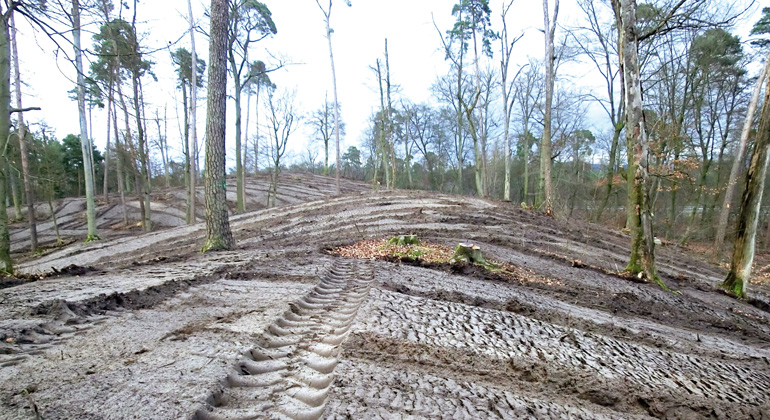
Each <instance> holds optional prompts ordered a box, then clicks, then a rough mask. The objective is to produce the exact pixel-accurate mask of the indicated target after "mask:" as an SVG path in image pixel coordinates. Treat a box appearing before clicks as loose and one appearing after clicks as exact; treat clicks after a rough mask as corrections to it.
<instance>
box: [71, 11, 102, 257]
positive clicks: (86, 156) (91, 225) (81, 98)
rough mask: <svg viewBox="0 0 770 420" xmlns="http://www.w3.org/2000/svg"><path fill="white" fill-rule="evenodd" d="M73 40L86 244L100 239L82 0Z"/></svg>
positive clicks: (75, 22) (73, 29)
mask: <svg viewBox="0 0 770 420" xmlns="http://www.w3.org/2000/svg"><path fill="white" fill-rule="evenodd" d="M72 38H73V40H74V42H73V45H74V48H75V68H76V70H77V83H78V86H77V96H78V114H79V115H80V144H81V149H82V151H83V173H84V174H85V184H86V219H87V221H88V236H87V237H86V242H90V241H94V240H98V239H99V233H98V232H97V230H96V206H95V204H94V178H93V172H92V167H93V161H92V160H91V156H92V155H91V152H92V150H88V149H89V144H90V142H89V141H88V129H87V127H86V123H87V121H86V97H85V81H84V77H83V54H82V52H81V49H80V0H72Z"/></svg>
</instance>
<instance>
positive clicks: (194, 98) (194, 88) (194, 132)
mask: <svg viewBox="0 0 770 420" xmlns="http://www.w3.org/2000/svg"><path fill="white" fill-rule="evenodd" d="M187 10H188V14H189V16H190V54H191V55H192V63H193V64H192V66H193V69H192V78H191V81H190V143H191V144H192V151H191V152H192V154H191V155H190V175H189V176H190V191H189V198H188V199H189V202H190V207H189V215H188V222H187V223H188V224H195V223H196V222H197V217H196V215H195V201H196V199H197V193H196V190H195V183H196V180H197V179H198V123H197V119H196V116H197V108H198V68H197V66H198V64H197V63H198V55H197V54H196V52H195V20H194V19H193V13H192V0H187Z"/></svg>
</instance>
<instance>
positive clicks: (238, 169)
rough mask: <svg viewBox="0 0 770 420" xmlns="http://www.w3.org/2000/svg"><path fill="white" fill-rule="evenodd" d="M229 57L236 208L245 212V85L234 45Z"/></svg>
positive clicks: (237, 210)
mask: <svg viewBox="0 0 770 420" xmlns="http://www.w3.org/2000/svg"><path fill="white" fill-rule="evenodd" d="M233 36H235V35H233ZM228 58H229V61H230V72H231V73H232V76H233V83H235V89H234V93H235V95H234V99H235V208H236V212H238V213H243V212H245V210H246V208H245V206H244V198H243V156H242V155H241V140H242V139H241V132H242V127H241V113H242V110H241V95H242V93H243V85H242V84H241V78H240V72H239V71H238V65H237V63H236V62H235V52H234V51H233V48H232V47H231V48H230V50H229V52H228Z"/></svg>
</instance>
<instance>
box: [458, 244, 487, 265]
mask: <svg viewBox="0 0 770 420" xmlns="http://www.w3.org/2000/svg"><path fill="white" fill-rule="evenodd" d="M449 262H450V263H452V264H455V263H458V262H466V263H469V264H481V265H484V266H487V265H489V263H488V262H487V260H486V259H484V256H483V255H482V254H481V248H479V247H478V245H475V244H471V243H464V242H461V243H459V244H457V247H456V248H455V253H454V255H453V256H452V259H451V260H449Z"/></svg>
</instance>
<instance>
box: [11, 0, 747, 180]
mask: <svg viewBox="0 0 770 420" xmlns="http://www.w3.org/2000/svg"><path fill="white" fill-rule="evenodd" d="M263 2H264V3H265V4H266V5H267V6H268V7H269V8H270V10H271V11H272V14H273V20H274V21H275V23H276V26H277V29H278V34H277V35H276V36H275V37H274V38H272V39H269V40H265V41H263V42H261V43H260V44H259V45H258V46H257V47H256V48H255V49H254V51H253V52H251V53H250V54H251V57H252V59H262V60H264V61H266V62H268V64H269V62H270V61H269V59H268V54H267V53H266V52H265V49H267V50H269V52H270V53H272V54H274V55H277V56H282V57H285V58H286V59H287V60H288V61H291V62H293V63H297V64H294V65H291V66H287V67H286V68H284V69H282V70H280V71H277V72H275V73H272V74H271V75H270V77H271V79H272V80H273V82H274V83H276V84H277V85H278V87H279V88H286V89H289V90H296V92H297V102H298V104H299V106H300V107H301V108H302V109H303V110H304V111H305V112H308V113H309V112H311V111H312V110H314V109H317V108H319V107H320V106H321V105H322V104H323V100H324V95H325V94H326V93H327V92H328V95H329V100H331V99H332V92H331V70H330V65H329V51H328V46H327V43H326V39H325V37H324V25H323V20H322V15H321V11H320V10H319V9H318V6H317V5H316V2H315V0H263ZM352 3H353V5H352V7H347V6H345V5H344V2H343V1H342V0H335V4H334V8H333V12H332V28H333V29H334V34H333V36H332V41H333V48H334V56H335V64H336V69H337V84H338V90H339V99H340V102H341V104H342V119H343V121H344V122H345V123H346V125H347V136H345V138H344V139H343V145H342V150H343V151H344V150H346V149H347V147H348V146H349V145H356V146H358V145H359V143H360V140H361V138H362V137H363V131H364V130H365V129H366V127H367V120H368V118H369V116H370V115H371V113H372V112H373V110H375V109H376V108H378V107H379V92H378V91H377V90H376V84H375V83H376V80H375V78H374V76H373V75H372V72H371V70H370V68H369V67H370V66H372V65H374V63H375V60H376V59H377V58H382V57H383V54H384V39H385V38H388V47H389V55H390V67H391V79H392V82H393V83H394V84H398V85H400V87H401V92H400V95H398V96H397V98H401V97H404V98H408V99H409V100H411V101H413V102H421V101H430V100H431V94H430V90H429V89H430V86H431V85H432V84H433V82H434V81H435V80H436V77H437V76H438V75H441V74H444V73H445V72H446V71H447V69H448V65H447V63H446V62H445V61H444V55H443V53H442V52H441V51H440V49H439V46H440V43H439V38H438V33H437V31H436V29H435V28H434V26H433V18H435V20H436V23H437V25H438V27H439V28H440V29H441V30H442V32H443V31H445V30H447V29H449V28H450V27H451V25H452V23H453V18H452V16H451V9H452V5H453V4H454V3H455V1H454V0H418V1H417V0H389V1H375V0H352ZM490 6H491V8H492V19H493V20H492V24H493V29H494V30H499V29H500V27H501V25H500V17H499V15H500V11H501V8H502V0H491V1H490ZM206 8H208V2H205V3H204V2H202V1H200V0H193V9H194V13H195V15H196V19H199V24H200V26H201V27H203V28H207V27H208V21H207V19H205V18H204V17H203V12H204V10H205V9H206ZM138 9H139V17H138V21H139V22H140V23H139V24H138V30H139V32H140V35H142V36H143V37H144V48H145V49H146V50H158V49H161V48H164V47H165V46H167V45H168V44H169V43H174V42H176V41H177V40H178V39H180V37H181V38H182V40H181V41H180V42H179V43H178V44H175V45H174V46H173V47H172V49H176V48H178V47H186V48H188V49H189V45H190V43H189V35H187V33H186V30H187V29H186V28H187V20H186V16H187V2H186V1H185V0H167V1H153V2H147V1H144V2H140V3H139V7H138ZM127 12H128V13H131V12H130V11H127ZM758 16H759V10H758V8H756V10H754V11H753V13H752V15H751V16H750V17H748V18H747V21H748V22H751V23H753V22H754V21H756V19H758ZM579 18H580V11H579V9H578V8H577V5H576V4H575V2H574V1H570V0H564V1H562V2H561V11H560V15H559V23H560V25H562V26H564V27H570V26H574V25H577V24H578V20H579ZM128 19H129V20H130V15H129V16H128ZM18 23H19V29H20V36H19V55H20V56H21V63H22V76H23V80H24V82H25V84H26V86H25V87H23V88H22V89H23V92H24V105H25V106H41V107H42V108H43V110H42V111H40V112H35V113H28V114H27V119H28V120H29V121H30V122H31V123H33V124H34V123H35V122H37V121H41V120H42V121H45V122H46V123H47V124H48V125H50V126H51V127H52V128H54V129H55V131H56V136H57V137H58V138H59V139H61V138H63V137H64V136H66V135H67V134H69V133H79V128H78V127H79V126H78V114H77V106H76V103H75V102H72V101H70V100H69V98H68V94H67V92H68V91H69V90H71V89H72V88H73V87H74V82H73V80H74V75H75V71H74V69H73V68H72V66H71V65H70V64H69V62H67V61H66V60H64V59H63V58H59V59H56V58H55V56H54V53H53V52H52V51H53V44H52V43H51V42H50V41H48V40H47V39H46V38H45V35H41V34H40V33H35V31H33V30H32V29H31V27H30V26H29V25H28V24H27V23H26V22H24V20H23V19H19V20H18ZM542 25H543V9H542V2H540V1H535V0H516V1H515V3H514V7H513V9H512V11H511V12H510V13H509V18H508V28H509V31H510V33H511V35H512V36H515V35H516V34H518V33H521V32H523V33H524V34H525V36H524V38H523V39H522V40H521V41H520V42H519V43H518V44H517V45H516V48H515V50H514V56H515V58H516V61H517V62H518V63H525V62H527V61H528V56H532V57H535V58H538V59H539V58H540V57H542V54H543V36H542V33H541V32H540V29H541V28H542ZM84 29H86V30H88V31H89V32H94V31H96V30H97V29H98V27H97V26H95V25H91V26H88V27H86V28H84ZM563 31H564V30H563V29H561V30H558V31H557V37H558V36H559V35H558V34H559V32H561V33H563ZM745 32H746V31H744V33H742V34H741V35H743V36H745ZM83 45H84V47H88V48H91V45H92V38H91V34H90V33H84V34H83ZM196 46H197V49H198V56H199V57H200V58H202V59H204V60H206V61H208V43H207V40H206V39H205V38H204V37H203V36H202V35H201V34H197V35H196ZM497 48H499V46H498V43H495V44H493V50H494V49H497ZM67 53H68V54H70V55H71V49H70V48H67ZM148 58H149V59H150V60H152V61H154V62H155V63H156V64H155V65H154V67H153V72H154V73H155V74H156V75H157V77H158V81H157V82H155V81H152V80H151V79H150V78H149V77H147V78H145V80H144V82H145V95H146V100H145V101H146V103H147V110H146V113H147V116H148V117H151V116H154V114H155V109H159V110H160V111H159V112H160V114H161V117H162V115H163V108H164V106H166V107H167V112H168V117H169V126H168V137H169V144H170V145H171V146H172V147H176V148H177V150H180V149H181V140H180V138H181V134H180V129H179V120H178V119H177V117H176V116H177V111H176V109H177V107H180V106H179V105H178V103H179V102H181V93H180V92H179V91H177V90H176V89H175V86H176V74H175V73H174V68H173V65H172V64H171V60H170V57H169V51H168V50H160V51H158V52H156V53H154V54H153V55H152V56H149V57H148ZM498 62H499V58H498V57H495V61H494V62H493V63H492V64H493V65H494V66H495V67H496V68H497V67H498V66H499V64H497V63H498ZM515 65H516V64H515V63H514V65H513V66H512V67H513V71H515ZM565 70H566V71H567V72H569V73H570V75H571V78H570V79H569V80H570V81H569V83H570V84H577V85H584V86H587V87H589V88H590V87H591V86H594V87H595V86H596V85H597V83H600V82H599V80H600V79H599V80H597V79H596V76H595V75H594V74H593V72H592V70H591V68H590V67H587V66H581V65H570V66H569V67H568V68H567V69H565ZM228 83H230V82H229V80H228ZM199 96H200V97H201V98H205V89H203V90H202V91H200V93H199ZM205 107H206V104H205V100H204V99H201V100H200V102H199V104H198V115H199V122H198V133H199V134H198V136H199V141H201V140H202V137H203V133H204V130H205ZM180 108H181V107H180ZM233 108H234V104H233V102H232V101H230V102H229V103H228V128H227V145H228V160H229V162H228V166H230V165H232V164H233V161H232V160H231V159H232V157H233V156H234V153H233V152H232V150H233V148H234V135H235V134H234V133H235V130H234V113H233ZM253 109H254V107H253V105H252V112H253ZM243 111H244V113H245V111H246V106H245V104H244V106H243ZM102 114H104V111H99V110H95V111H94V116H93V126H94V133H93V134H92V137H93V138H94V139H95V144H96V146H97V147H98V148H100V149H102V150H103V149H104V145H105V143H106V125H105V124H106V122H105V121H104V117H103V115H102ZM592 114H593V115H595V116H596V118H601V117H602V114H600V113H598V112H597V111H596V110H594V111H593V112H592ZM263 115H264V114H263ZM244 122H245V115H244ZM250 124H251V128H250V129H249V135H253V134H254V130H255V129H254V125H253V124H254V119H253V117H252V118H251V121H250ZM148 129H149V136H150V138H151V139H152V138H156V137H157V129H156V127H155V124H148ZM309 134H310V132H309V131H307V130H300V131H298V132H297V134H296V135H295V136H294V137H293V138H291V140H290V142H291V143H292V144H291V145H290V149H291V150H292V152H293V153H294V154H295V155H300V154H303V150H304V149H305V145H306V144H307V138H308V136H309ZM319 150H320V148H319ZM330 153H331V152H330ZM175 154H176V153H175ZM322 157H323V156H322V155H319V158H320V159H322ZM330 160H331V158H330Z"/></svg>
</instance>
